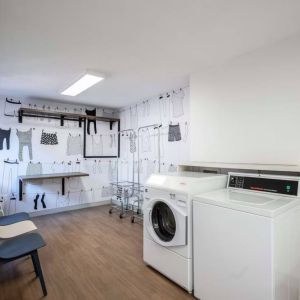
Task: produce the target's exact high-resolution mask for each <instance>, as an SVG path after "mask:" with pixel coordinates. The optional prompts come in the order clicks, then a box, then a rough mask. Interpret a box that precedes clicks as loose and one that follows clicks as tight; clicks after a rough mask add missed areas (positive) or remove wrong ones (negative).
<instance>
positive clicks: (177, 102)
mask: <svg viewBox="0 0 300 300" xmlns="http://www.w3.org/2000/svg"><path fill="white" fill-rule="evenodd" d="M183 99H184V91H183V90H182V89H180V91H179V92H178V93H175V92H174V93H173V97H172V100H171V102H172V107H173V118H179V117H181V116H183V115H184V110H183Z"/></svg>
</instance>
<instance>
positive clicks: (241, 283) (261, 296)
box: [193, 173, 300, 300]
mask: <svg viewBox="0 0 300 300" xmlns="http://www.w3.org/2000/svg"><path fill="white" fill-rule="evenodd" d="M299 180H300V178H299V177H287V176H272V175H257V174H255V175H253V174H235V173H230V174H229V177H228V183H227V189H223V190H219V191H213V192H209V193H205V194H202V195H199V196H195V197H194V201H193V218H194V221H193V226H194V232H193V238H194V295H195V296H196V297H197V298H199V299H201V300H216V299H223V300H241V299H242V300H296V299H297V300H298V299H300V281H299V276H300V269H299V266H300V244H299V236H300V234H299V230H300V198H299Z"/></svg>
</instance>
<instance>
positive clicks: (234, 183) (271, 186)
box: [227, 173, 299, 196]
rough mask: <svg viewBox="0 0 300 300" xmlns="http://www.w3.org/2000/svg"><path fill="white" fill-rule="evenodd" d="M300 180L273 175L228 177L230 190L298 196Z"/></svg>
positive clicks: (231, 175) (234, 175)
mask: <svg viewBox="0 0 300 300" xmlns="http://www.w3.org/2000/svg"><path fill="white" fill-rule="evenodd" d="M298 185H299V178H298V177H295V179H293V178H292V177H285V176H271V175H253V174H249V175H248V174H235V173H231V174H229V177H228V183H227V187H228V188H234V189H242V190H252V191H256V192H265V193H274V194H282V195H290V196H298Z"/></svg>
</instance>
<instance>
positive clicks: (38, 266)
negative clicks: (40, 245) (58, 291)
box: [31, 250, 47, 296]
mask: <svg viewBox="0 0 300 300" xmlns="http://www.w3.org/2000/svg"><path fill="white" fill-rule="evenodd" d="M31 255H32V258H33V261H34V265H35V266H36V269H37V273H38V277H39V279H40V282H41V287H42V290H43V294H44V296H47V289H46V284H45V281H44V276H43V272H42V268H41V264H40V260H39V255H38V252H37V250H35V251H33V252H32V254H31Z"/></svg>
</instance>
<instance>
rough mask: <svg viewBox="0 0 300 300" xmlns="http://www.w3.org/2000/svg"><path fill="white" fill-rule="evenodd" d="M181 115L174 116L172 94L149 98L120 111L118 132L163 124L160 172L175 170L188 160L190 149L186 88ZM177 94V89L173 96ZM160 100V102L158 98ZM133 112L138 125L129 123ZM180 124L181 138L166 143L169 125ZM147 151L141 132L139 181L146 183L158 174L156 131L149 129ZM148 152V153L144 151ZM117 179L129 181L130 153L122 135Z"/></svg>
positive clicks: (132, 121) (186, 89)
mask: <svg viewBox="0 0 300 300" xmlns="http://www.w3.org/2000/svg"><path fill="white" fill-rule="evenodd" d="M182 90H183V93H184V97H183V99H182V101H183V113H184V114H183V115H182V116H180V117H174V116H173V101H172V97H173V96H174V94H173V91H169V95H170V97H167V93H163V94H161V95H157V96H154V97H151V98H149V99H147V100H145V101H144V102H143V101H142V102H139V103H136V104H134V105H131V107H125V108H123V109H122V110H121V113H120V119H121V129H122V130H124V129H129V128H131V129H134V130H135V131H136V132H138V128H139V127H141V126H147V125H151V124H162V127H161V138H160V154H161V164H160V166H161V172H168V171H174V170H176V167H177V165H178V164H179V163H180V162H184V161H187V160H189V146H190V111H189V88H183V89H182ZM178 92H179V90H178V89H176V90H175V93H178ZM160 96H162V98H160ZM130 108H131V109H132V110H135V109H137V123H136V122H135V121H134V120H132V119H133V118H132V114H130ZM170 123H172V124H179V125H180V131H181V137H182V139H181V140H180V141H175V142H169V141H168V129H169V124H170ZM149 133H150V147H149V149H148V150H147V149H145V147H143V141H144V140H143V139H142V138H141V135H143V131H140V151H139V152H140V180H141V182H142V183H143V182H145V181H146V179H147V178H148V176H149V175H150V174H151V173H153V172H157V171H158V138H157V131H156V130H153V129H150V130H149ZM145 150H147V151H145ZM119 167H120V169H119V170H120V178H121V179H123V180H132V154H131V153H130V151H129V139H128V136H126V135H124V136H123V137H121V159H120V161H119ZM134 174H135V180H136V179H137V153H135V173H134Z"/></svg>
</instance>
